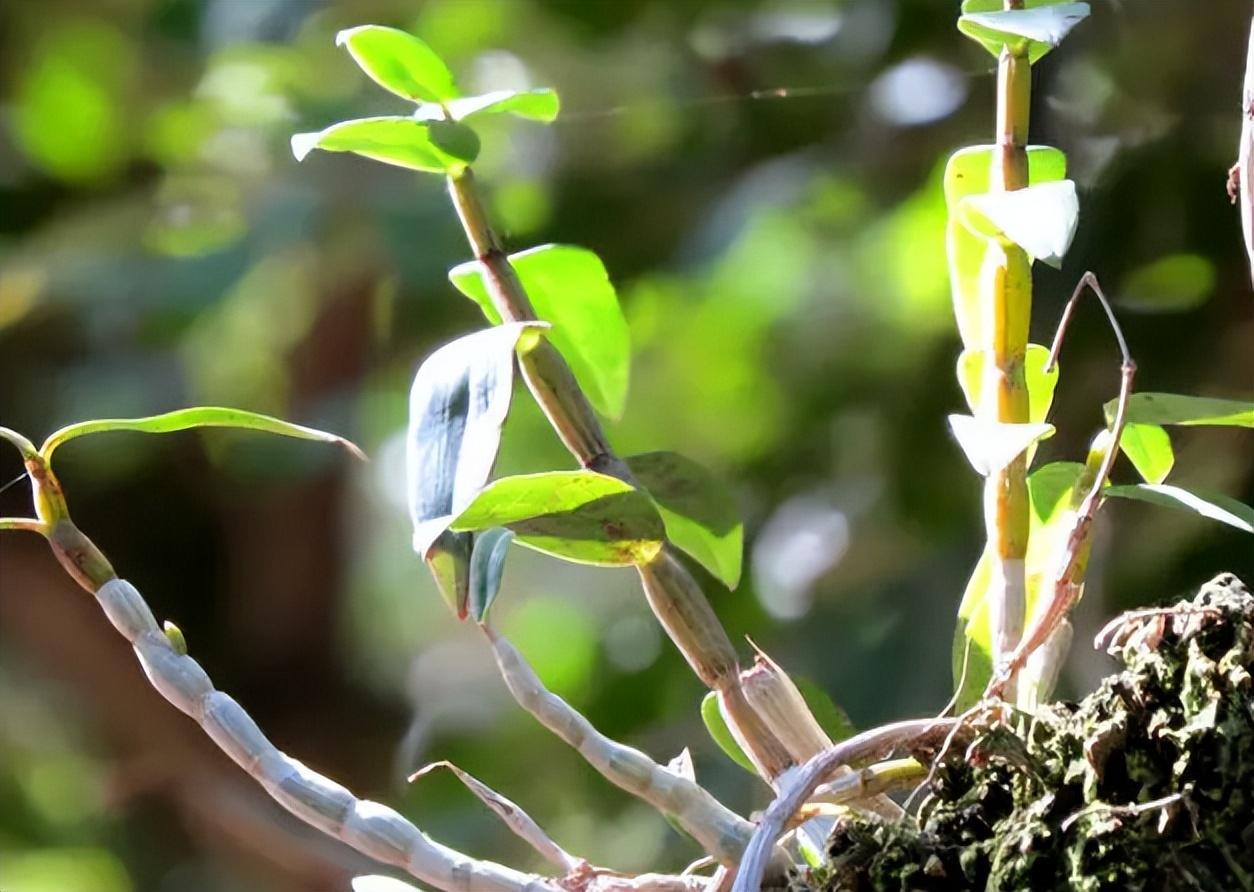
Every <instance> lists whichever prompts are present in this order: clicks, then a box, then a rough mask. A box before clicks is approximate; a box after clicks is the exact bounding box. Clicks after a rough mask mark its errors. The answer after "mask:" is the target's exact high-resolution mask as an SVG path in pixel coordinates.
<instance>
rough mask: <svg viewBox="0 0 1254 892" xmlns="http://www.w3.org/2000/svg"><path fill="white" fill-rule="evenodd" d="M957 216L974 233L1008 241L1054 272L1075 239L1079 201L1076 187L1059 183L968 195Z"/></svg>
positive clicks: (960, 205)
mask: <svg viewBox="0 0 1254 892" xmlns="http://www.w3.org/2000/svg"><path fill="white" fill-rule="evenodd" d="M957 214H958V216H959V219H961V220H962V222H963V223H965V224H966V225H967V227H968V228H970V229H971V230H972V231H973V232H975V233H977V234H979V235H984V236H987V237H994V238H1005V239H1008V240H1010V241H1011V242H1014V243H1015V244H1016V245H1018V246H1019V247H1020V248H1022V249H1023V250H1024V251H1026V252H1027V254H1028V256H1029V257H1032V258H1033V259H1035V260H1039V261H1041V262H1042V263H1045V264H1047V265H1049V266H1052V267H1056V268H1057V267H1061V266H1062V258H1063V256H1064V255H1065V254H1066V253H1067V249H1068V248H1070V247H1071V240H1072V239H1073V238H1074V237H1075V229H1076V224H1077V222H1078V221H1079V219H1080V201H1079V198H1078V196H1077V195H1076V190H1075V183H1073V182H1072V181H1071V180H1061V181H1059V182H1056V183H1041V184H1040V185H1037V186H1029V187H1028V188H1026V189H1016V190H1014V191H1013V192H984V193H981V194H977V195H968V196H967V197H966V198H964V199H962V200H961V201H960V202H959V203H958V206H957Z"/></svg>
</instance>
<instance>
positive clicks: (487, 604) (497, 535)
mask: <svg viewBox="0 0 1254 892" xmlns="http://www.w3.org/2000/svg"><path fill="white" fill-rule="evenodd" d="M513 541H514V531H513V530H507V529H505V528H504V527H493V528H492V529H490V530H484V531H483V532H482V533H478V534H477V535H476V536H475V539H474V547H473V548H472V549H471V552H470V615H471V616H472V617H473V618H474V620H475V622H477V623H482V622H486V621H487V619H488V611H489V610H491V609H492V602H493V601H495V600H496V596H497V594H498V593H499V592H500V590H501V575H502V574H503V573H504V572H505V557H506V555H507V554H509V543H511V542H513Z"/></svg>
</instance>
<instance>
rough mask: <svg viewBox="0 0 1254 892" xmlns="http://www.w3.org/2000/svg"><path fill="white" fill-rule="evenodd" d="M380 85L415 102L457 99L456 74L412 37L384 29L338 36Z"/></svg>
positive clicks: (358, 30) (374, 27) (370, 27)
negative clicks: (454, 79)
mask: <svg viewBox="0 0 1254 892" xmlns="http://www.w3.org/2000/svg"><path fill="white" fill-rule="evenodd" d="M335 43H336V45H337V46H342V47H345V48H346V49H347V50H348V52H349V54H350V55H351V56H352V57H353V61H355V62H356V63H357V64H358V65H359V66H360V67H361V70H362V71H364V72H366V74H367V75H369V76H370V79H371V80H373V81H374V82H375V83H376V84H378V85H379V86H381V87H383V88H384V89H385V90H390V91H391V92H393V93H395V94H396V95H397V96H401V97H403V98H405V99H409V100H411V101H413V102H444V101H446V100H449V99H456V98H457V95H458V94H457V86H456V85H455V84H454V82H453V72H451V71H449V69H448V66H447V65H445V64H444V60H443V59H441V58H440V57H439V55H437V54H436V52H435V50H433V49H431V47H429V46H427V44H426V43H424V42H423V41H421V40H419V39H418V38H417V37H415V36H414V35H412V34H409V33H407V32H405V31H400V30H397V29H396V28H385V27H383V26H382V25H362V26H360V27H357V28H349V29H347V30H345V31H341V32H340V33H339V34H337V35H335Z"/></svg>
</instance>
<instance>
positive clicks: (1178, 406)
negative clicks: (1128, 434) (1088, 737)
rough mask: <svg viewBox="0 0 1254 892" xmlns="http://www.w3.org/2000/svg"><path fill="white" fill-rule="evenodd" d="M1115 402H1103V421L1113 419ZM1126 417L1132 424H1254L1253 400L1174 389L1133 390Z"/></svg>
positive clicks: (1222, 425)
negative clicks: (1219, 397) (1209, 395)
mask: <svg viewBox="0 0 1254 892" xmlns="http://www.w3.org/2000/svg"><path fill="white" fill-rule="evenodd" d="M1118 404H1119V401H1118V400H1111V401H1110V402H1108V403H1106V405H1105V410H1106V421H1107V423H1112V422H1113V420H1114V417H1115V408H1116V407H1117V406H1118ZM1127 420H1128V421H1129V422H1132V423H1136V424H1179V425H1214V426H1217V427H1254V402H1251V401H1248V400H1223V399H1215V398H1213V397H1205V396H1183V395H1182V394H1178V393H1134V394H1132V396H1131V398H1129V400H1128V419H1127Z"/></svg>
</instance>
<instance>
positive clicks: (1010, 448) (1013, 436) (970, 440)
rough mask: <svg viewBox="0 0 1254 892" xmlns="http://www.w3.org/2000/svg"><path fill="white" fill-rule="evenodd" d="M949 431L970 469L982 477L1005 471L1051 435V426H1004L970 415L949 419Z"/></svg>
mask: <svg viewBox="0 0 1254 892" xmlns="http://www.w3.org/2000/svg"><path fill="white" fill-rule="evenodd" d="M949 429H950V430H952V431H953V433H954V437H955V438H956V439H957V440H958V445H959V446H961V447H962V451H963V453H964V454H965V455H966V456H967V461H969V462H970V463H971V467H973V468H974V469H975V470H976V472H977V473H979V474H983V475H984V476H985V477H987V476H988V475H989V474H995V473H997V472H998V471H1000V470H1001V469H1002V468H1004V467H1006V466H1007V465H1008V464H1010V463H1011V462H1012V461H1014V460H1015V459H1016V458H1018V457H1019V456H1020V455H1022V454H1023V453H1024V452H1026V451H1027V450H1028V448H1029V447H1031V446H1032V445H1033V444H1035V443H1038V442H1040V441H1041V440H1044V439H1048V438H1049V437H1052V436H1053V435H1054V426H1053V425H1052V424H1042V423H1039V422H1038V423H1027V424H1007V423H1003V422H999V421H989V420H988V419H985V418H977V417H975V416H972V415H950V416H949Z"/></svg>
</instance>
